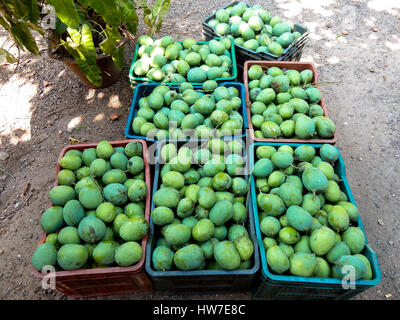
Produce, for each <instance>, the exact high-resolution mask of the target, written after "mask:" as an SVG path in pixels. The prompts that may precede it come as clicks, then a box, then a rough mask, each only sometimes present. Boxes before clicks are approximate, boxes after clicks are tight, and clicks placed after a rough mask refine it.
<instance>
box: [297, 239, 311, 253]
mask: <svg viewBox="0 0 400 320" xmlns="http://www.w3.org/2000/svg"><path fill="white" fill-rule="evenodd" d="M294 252H305V253H312V252H311V248H310V237H309V236H301V237H300V240H299V242H297V243H296V245H295V246H294Z"/></svg>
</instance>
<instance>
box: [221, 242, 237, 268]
mask: <svg viewBox="0 0 400 320" xmlns="http://www.w3.org/2000/svg"><path fill="white" fill-rule="evenodd" d="M214 258H215V261H216V262H217V263H218V264H219V265H220V266H221V267H222V268H223V269H224V270H234V269H237V268H238V267H239V265H240V262H241V258H240V254H239V252H238V251H237V249H236V246H235V245H234V243H233V242H231V241H228V240H224V241H221V242H219V243H217V244H216V245H215V247H214Z"/></svg>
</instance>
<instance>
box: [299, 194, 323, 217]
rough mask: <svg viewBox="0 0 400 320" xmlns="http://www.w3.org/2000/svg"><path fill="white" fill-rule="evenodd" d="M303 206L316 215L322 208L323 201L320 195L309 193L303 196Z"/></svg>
mask: <svg viewBox="0 0 400 320" xmlns="http://www.w3.org/2000/svg"><path fill="white" fill-rule="evenodd" d="M301 207H302V208H303V209H305V210H307V211H308V212H309V213H310V214H311V215H312V216H315V215H316V214H317V213H318V212H319V210H320V209H321V203H320V201H319V198H318V196H316V195H314V194H312V193H307V194H305V195H304V196H303V201H302V203H301Z"/></svg>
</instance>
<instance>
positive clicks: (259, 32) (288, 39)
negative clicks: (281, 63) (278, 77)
mask: <svg viewBox="0 0 400 320" xmlns="http://www.w3.org/2000/svg"><path fill="white" fill-rule="evenodd" d="M207 24H208V25H209V26H210V27H212V28H214V30H215V31H216V33H217V34H219V35H221V36H229V37H233V39H234V43H235V44H238V45H241V46H243V47H245V48H246V49H249V50H252V51H255V52H264V53H268V54H273V55H277V56H279V55H281V54H282V52H283V50H284V49H285V48H287V47H288V46H289V45H290V44H291V43H293V42H294V41H296V40H297V39H298V38H300V37H301V33H299V32H297V31H293V30H294V25H293V23H291V22H283V21H281V19H280V17H278V16H273V17H271V15H270V13H269V12H268V11H267V10H265V9H263V8H262V7H261V6H260V5H254V6H252V7H247V5H246V4H245V3H244V2H240V3H238V4H236V5H234V6H231V7H227V8H226V9H219V10H217V12H216V13H215V18H214V19H211V20H209V21H208V22H207Z"/></svg>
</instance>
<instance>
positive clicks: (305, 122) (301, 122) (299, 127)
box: [294, 115, 315, 139]
mask: <svg viewBox="0 0 400 320" xmlns="http://www.w3.org/2000/svg"><path fill="white" fill-rule="evenodd" d="M294 132H295V134H296V136H298V137H299V138H300V139H310V138H311V137H312V136H313V134H314V132H315V123H314V121H313V120H312V119H311V118H310V117H308V116H306V115H301V116H300V117H298V119H297V120H296V124H295V128H294Z"/></svg>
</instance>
